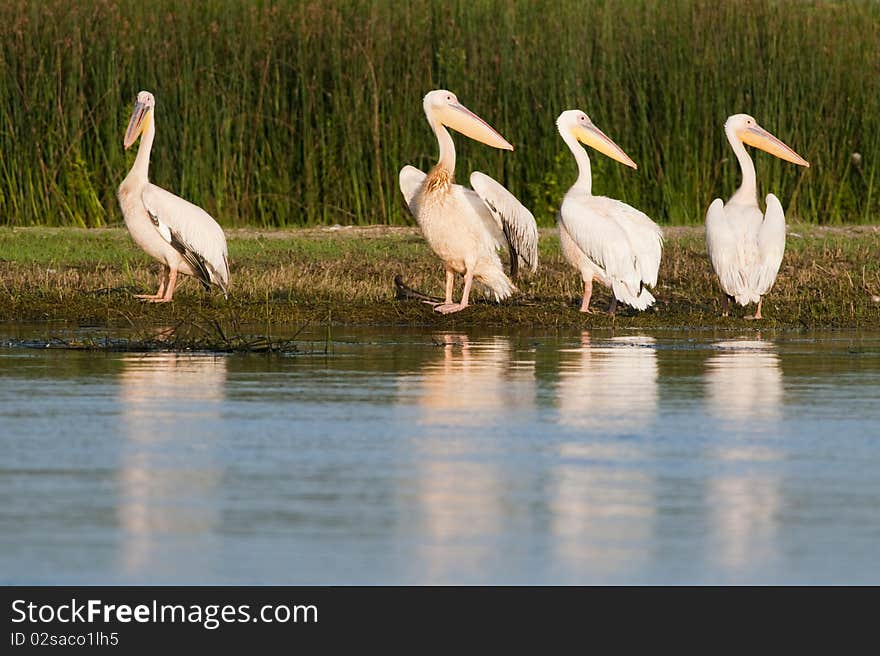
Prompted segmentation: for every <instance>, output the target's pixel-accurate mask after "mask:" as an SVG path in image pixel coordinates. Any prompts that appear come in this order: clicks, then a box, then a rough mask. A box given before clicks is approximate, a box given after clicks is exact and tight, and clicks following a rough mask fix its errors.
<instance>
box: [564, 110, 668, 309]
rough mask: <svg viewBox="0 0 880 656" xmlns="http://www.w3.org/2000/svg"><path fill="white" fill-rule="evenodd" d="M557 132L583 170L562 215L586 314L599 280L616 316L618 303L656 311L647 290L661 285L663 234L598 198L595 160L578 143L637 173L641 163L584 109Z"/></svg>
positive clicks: (568, 114)
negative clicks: (592, 165) (592, 170)
mask: <svg viewBox="0 0 880 656" xmlns="http://www.w3.org/2000/svg"><path fill="white" fill-rule="evenodd" d="M556 127H557V128H558V129H559V134H560V135H562V140H563V141H564V142H565V143H566V145H568V147H569V148H570V149H571V152H572V154H574V158H575V160H576V161H577V165H578V178H577V181H575V183H574V185H573V186H572V187H571V189H569V190H568V193H566V194H565V198H564V199H563V200H562V206H561V207H560V209H559V241H560V247H561V249H562V253H563V255H564V256H565V259H567V260H568V262H569V263H570V264H571V265H572V266H573V267H574V268H575V269H577V270H578V271H579V272H580V274H581V278H582V279H583V281H584V296H583V299H582V301H581V308H580V309H581V312H590V298H591V297H592V294H593V280H598V281H599V282H600V283H602V284H603V285H605V286H606V287H609V288H610V289H611V293H612V296H611V306H610V307H609V308H608V312H609V313H610V314H614V312H615V310H616V308H617V302H618V301H620V302H622V303H626V304H627V305H629V306H631V307H633V308H635V309H637V310H644V309H646V308H648V307H650V306H651V305H653V304H654V300H655V299H654V296H653V295H652V294H651V292H650V291H648V289H647V287H648V286H651V287H653V286H655V285H656V284H657V272H658V271H659V269H660V257H661V255H662V251H663V232H662V231H661V230H660V227H659V226H658V225H657V224H656V223H654V222H653V221H652V220H651V219H649V218H648V217H647V215H645V214H644V213H642V212H640V211H639V210H637V209H635V208H634V207H630V206H629V205H627V204H626V203H624V202H621V201H619V200H615V199H613V198H607V197H605V196H594V195H593V193H592V187H593V180H592V176H591V173H590V158H589V156H588V155H587V151H586V150H585V149H584V148H582V147H581V146H580V144H579V143H578V142H580V143H583V144H585V145H587V146H591V147H592V148H595V149H596V150H598V151H599V152H600V153H602V154H604V155H607V156H608V157H610V158H611V159H614V160H616V161H618V162H620V163H622V164H626V165H627V166H631V167H632V168H638V167H637V166H636V163H635V162H633V161H632V160H631V159H630V158H629V156H628V155H627V154H626V153H625V152H623V150H622V149H621V148H620V146H618V145H617V144H616V143H614V142H613V141H611V139H609V138H608V137H607V136H606V135H605V134H604V133H603V132H602V131H601V130H600V129H599V128H597V127H596V126H595V125H593V122H592V121H591V120H590V117H589V116H587V115H586V114H584V113H583V112H582V111H580V110H579V109H570V110H568V111H565V112H562V114H560V115H559V118H558V119H556Z"/></svg>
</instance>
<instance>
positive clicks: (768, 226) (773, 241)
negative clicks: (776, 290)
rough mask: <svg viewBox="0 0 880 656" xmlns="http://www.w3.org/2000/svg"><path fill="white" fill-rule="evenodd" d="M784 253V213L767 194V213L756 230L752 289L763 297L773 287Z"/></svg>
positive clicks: (776, 202)
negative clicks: (755, 262)
mask: <svg viewBox="0 0 880 656" xmlns="http://www.w3.org/2000/svg"><path fill="white" fill-rule="evenodd" d="M784 253H785V212H784V211H783V209H782V203H780V202H779V199H778V198H777V197H776V196H774V195H773V194H767V211H766V212H765V213H764V222H763V223H762V224H761V228H760V229H759V230H758V264H757V266H756V267H755V269H754V280H753V281H752V288H753V289H754V290H755V292H756V293H758V294H760V295H762V296H763V295H764V294H766V293H767V292H769V291H770V288H771V287H773V283H774V282H776V276H777V274H778V273H779V267H780V265H781V264H782V256H783V254H784Z"/></svg>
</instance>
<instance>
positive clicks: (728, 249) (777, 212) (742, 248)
mask: <svg viewBox="0 0 880 656" xmlns="http://www.w3.org/2000/svg"><path fill="white" fill-rule="evenodd" d="M724 133H725V134H726V135H727V140H728V141H729V142H730V145H731V147H732V148H733V152H734V153H736V158H737V159H738V160H739V166H740V168H741V169H742V176H743V181H742V185H741V186H740V188H739V189H737V190H736V193H735V194H734V195H733V196H731V197H730V200H729V201H727V204H726V205H725V204H724V201H722V200H721V199H720V198H716V199H715V200H714V201H712V204H711V205H709V210H708V211H707V212H706V248H707V250H708V251H709V259H710V260H711V261H712V268H713V269H715V273H716V274H718V280H719V281H720V282H721V290H722V292H723V293H724V297H723V299H722V301H721V309H722V316H725V317H726V316H727V313H728V310H729V308H730V301H731V299H736V302H737V303H739V304H740V305H743V306H745V305H747V304H749V303H757V304H758V310H757V311H756V312H755V314H754V316H749V317H746V318H747V319H760V318H761V303H762V302H763V298H762V296H764V294H766V293H767V292H769V291H770V288H771V287H773V283H774V282H776V274H778V273H779V265H780V264H782V254H783V253H784V252H785V214H784V213H783V211H782V203H780V202H779V199H778V198H777V197H776V196H774V195H773V194H767V200H766V203H767V211H766V212H765V213H763V214H762V213H761V209H760V208H759V207H758V187H757V181H756V178H755V165H754V164H753V163H752V158H751V157H749V155H748V153H747V152H746V148H745V146H743V144H744V143H747V144H748V145H750V146H754V147H755V148H760V149H761V150H763V151H765V152H768V153H770V154H771V155H775V156H776V157H778V158H780V159H784V160H786V161H788V162H793V163H794V164H800V165H801V166H807V167H808V166H810V163H809V162H807V160H805V159H804V158H803V157H801V156H800V155H798V154H797V153H796V152H794V151H793V150H792V149H791V148H789V147H788V146H786V145H785V144H784V143H782V142H781V141H780V140H779V139H777V138H776V137H774V136H773V135H772V134H770V133H769V132H767V130H765V129H764V128H762V127H760V126H759V125H758V123H757V121H755V119H753V118H752V117H751V116H748V115H747V114H734V115H733V116H731V117H729V118H728V119H727V122H726V123H725V124H724Z"/></svg>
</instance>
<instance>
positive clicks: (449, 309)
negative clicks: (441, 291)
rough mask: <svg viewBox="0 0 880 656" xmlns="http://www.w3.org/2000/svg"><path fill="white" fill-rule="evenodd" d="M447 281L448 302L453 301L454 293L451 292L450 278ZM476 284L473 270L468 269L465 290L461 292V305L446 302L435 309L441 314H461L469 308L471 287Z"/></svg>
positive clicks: (465, 275) (465, 276) (465, 277)
mask: <svg viewBox="0 0 880 656" xmlns="http://www.w3.org/2000/svg"><path fill="white" fill-rule="evenodd" d="M446 280H447V285H446V289H447V294H446V298H447V299H448V300H451V299H452V292H451V291H450V287H449V284H448V281H449V278H447V279H446ZM473 282H474V272H473V269H471V268H468V270H467V273H465V274H464V289H463V290H462V292H461V303H449V302H446V303H444V304H443V305H438V306H437V307H435V308H434V309H435V310H436V311H437V312H440V313H441V314H452V313H453V312H460V311H461V310H464V309H465V308H466V307H467V306H468V299H469V298H470V295H471V285H472V284H473Z"/></svg>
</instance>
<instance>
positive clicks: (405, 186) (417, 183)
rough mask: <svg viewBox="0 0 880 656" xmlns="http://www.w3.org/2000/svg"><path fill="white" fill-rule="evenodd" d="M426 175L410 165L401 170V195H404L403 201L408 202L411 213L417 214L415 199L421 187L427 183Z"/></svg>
mask: <svg viewBox="0 0 880 656" xmlns="http://www.w3.org/2000/svg"><path fill="white" fill-rule="evenodd" d="M425 175H426V174H425V172H424V171H421V170H419V169H417V168H416V167H415V166H410V165H409V164H407V165H406V166H404V167H403V168H402V169H400V176H399V179H400V193H402V194H403V199H404V200H405V201H406V206H407V207H409V210H410V212H413V213H415V210H414V209H413V199H414V198H415V197H416V194H417V193H418V191H419V187H421V186H422V183H423V182H424V181H425Z"/></svg>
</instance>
